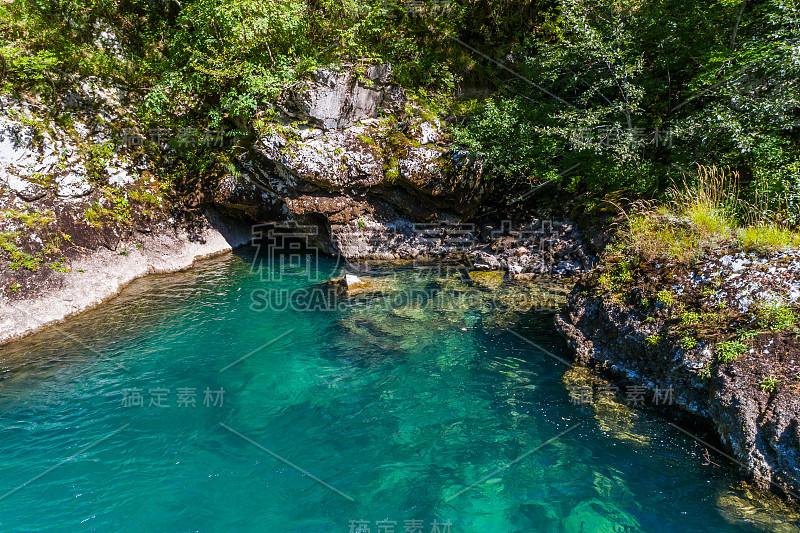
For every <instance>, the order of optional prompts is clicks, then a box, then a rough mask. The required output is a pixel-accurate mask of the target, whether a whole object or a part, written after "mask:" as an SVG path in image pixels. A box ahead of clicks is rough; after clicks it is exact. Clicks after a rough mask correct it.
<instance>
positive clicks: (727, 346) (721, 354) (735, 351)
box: [714, 341, 747, 363]
mask: <svg viewBox="0 0 800 533" xmlns="http://www.w3.org/2000/svg"><path fill="white" fill-rule="evenodd" d="M746 351H747V347H746V346H745V345H744V343H742V342H741V341H725V342H720V343H719V344H717V346H716V347H715V348H714V352H715V353H716V354H717V361H719V362H720V363H730V362H731V361H733V360H734V359H736V358H737V357H739V356H740V355H742V354H743V353H745V352H746Z"/></svg>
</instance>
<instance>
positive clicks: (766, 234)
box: [736, 224, 800, 253]
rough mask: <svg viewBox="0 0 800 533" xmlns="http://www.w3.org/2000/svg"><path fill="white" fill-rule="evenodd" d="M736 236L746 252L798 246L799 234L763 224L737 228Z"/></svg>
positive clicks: (767, 251)
mask: <svg viewBox="0 0 800 533" xmlns="http://www.w3.org/2000/svg"><path fill="white" fill-rule="evenodd" d="M736 238H737V242H738V244H739V246H740V247H741V248H742V250H744V251H746V252H757V253H769V252H778V251H782V250H788V249H793V248H797V247H800V234H798V233H796V232H794V231H791V230H788V229H785V228H782V227H779V226H768V225H765V224H758V225H756V226H749V227H745V228H739V229H738V230H737V232H736Z"/></svg>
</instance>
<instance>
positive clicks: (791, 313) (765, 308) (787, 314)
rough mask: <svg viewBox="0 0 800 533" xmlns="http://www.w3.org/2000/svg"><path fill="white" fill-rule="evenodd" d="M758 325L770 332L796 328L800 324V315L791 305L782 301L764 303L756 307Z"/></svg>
mask: <svg viewBox="0 0 800 533" xmlns="http://www.w3.org/2000/svg"><path fill="white" fill-rule="evenodd" d="M755 315H756V317H757V318H758V324H759V326H761V327H762V328H767V329H769V330H770V331H784V330H787V329H791V328H795V327H797V326H798V322H800V313H798V311H797V310H796V309H795V308H794V307H793V306H791V305H789V304H787V303H784V302H781V301H770V302H762V303H760V304H758V305H757V306H756V307H755Z"/></svg>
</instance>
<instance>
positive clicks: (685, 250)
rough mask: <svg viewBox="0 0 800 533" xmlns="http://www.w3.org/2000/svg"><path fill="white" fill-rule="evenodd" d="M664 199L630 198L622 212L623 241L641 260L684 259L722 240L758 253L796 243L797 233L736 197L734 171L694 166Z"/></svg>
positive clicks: (799, 244) (722, 243) (723, 243)
mask: <svg viewBox="0 0 800 533" xmlns="http://www.w3.org/2000/svg"><path fill="white" fill-rule="evenodd" d="M667 198H668V200H667V202H665V203H664V204H662V205H660V206H656V205H655V204H654V203H653V202H638V203H635V204H634V205H633V206H632V209H631V214H629V215H628V230H627V232H626V233H625V235H624V244H625V246H626V248H628V250H629V251H631V252H633V253H634V254H636V255H638V256H639V257H641V258H642V259H645V260H653V259H657V258H666V259H671V260H675V261H679V262H689V261H693V260H697V259H699V258H700V257H702V256H703V255H704V254H705V252H706V251H707V250H708V249H714V248H719V247H723V246H728V245H731V246H734V247H737V248H741V249H743V250H745V251H756V252H760V253H767V252H773V251H779V250H785V249H788V248H797V247H800V234H798V233H796V232H793V231H791V230H790V229H788V228H786V227H783V226H781V225H779V224H778V223H776V222H774V221H770V220H768V219H766V216H765V213H764V212H763V211H760V210H759V209H758V208H757V207H756V205H758V203H756V204H751V203H748V202H747V201H745V200H743V199H742V198H741V197H740V188H739V174H738V173H737V172H735V171H730V170H726V169H721V168H718V167H713V166H711V167H708V166H702V165H698V172H697V176H696V177H695V178H694V179H693V180H692V181H691V182H687V180H686V178H684V180H683V182H682V183H681V184H679V185H678V184H674V185H673V186H672V187H671V188H670V189H669V190H668V192H667Z"/></svg>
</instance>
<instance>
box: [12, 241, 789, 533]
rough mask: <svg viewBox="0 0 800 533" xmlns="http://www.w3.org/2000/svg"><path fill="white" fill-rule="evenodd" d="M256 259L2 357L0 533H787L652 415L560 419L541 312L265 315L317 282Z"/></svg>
mask: <svg viewBox="0 0 800 533" xmlns="http://www.w3.org/2000/svg"><path fill="white" fill-rule="evenodd" d="M251 254H252V252H251V251H248V250H243V251H238V252H236V253H234V254H230V255H228V256H225V257H221V258H217V259H214V260H210V261H206V262H203V263H201V264H199V265H198V266H197V267H196V268H194V269H192V270H190V271H187V272H183V273H179V274H175V275H171V276H164V277H152V278H148V279H145V280H140V281H137V282H135V283H134V284H132V285H131V286H129V287H128V288H127V289H126V290H125V291H124V293H123V294H122V295H121V296H120V297H119V298H117V299H115V300H113V301H112V302H110V303H108V304H106V305H104V306H103V307H101V308H100V309H98V310H95V311H92V312H89V313H86V314H84V315H81V316H80V317H78V318H76V319H73V320H70V321H68V322H67V323H65V324H63V325H61V326H59V327H58V328H50V329H49V330H47V331H45V332H43V333H40V334H37V335H36V336H33V337H30V338H28V339H25V340H23V341H20V342H16V343H13V344H11V345H7V346H5V347H2V348H0V425H2V431H1V432H0V458H1V459H0V530H1V531H175V532H189V531H209V532H219V531H241V532H248V531H259V532H264V531H278V532H283V531H286V532H305V533H312V532H329V531H330V532H350V531H361V532H379V533H393V532H402V533H406V532H412V533H415V532H424V533H430V532H432V531H439V532H445V531H453V532H456V531H458V532H516V531H537V532H538V531H542V532H587V533H588V532H593V531H608V532H611V531H654V532H671V531H675V532H678V531H680V532H688V531H754V530H767V531H769V530H776V531H777V530H779V531H798V529H797V526H796V524H797V517H796V516H794V515H792V514H791V512H789V511H786V512H783V513H779V512H777V511H774V510H773V511H769V510H768V507H769V506H765V504H762V503H759V502H757V501H755V500H753V499H752V498H751V495H749V494H750V493H748V492H747V491H746V490H744V489H742V488H741V486H740V484H739V482H738V481H737V478H736V475H735V473H734V471H733V470H732V469H731V468H730V466H729V465H728V463H726V462H725V460H724V459H722V458H719V457H712V459H713V460H714V462H715V463H717V464H709V463H708V461H705V460H704V458H703V456H704V451H705V450H704V448H703V446H702V445H700V444H698V443H697V442H696V441H694V440H692V439H691V438H689V437H687V436H686V435H684V434H682V433H681V432H679V431H678V430H676V429H674V428H672V427H670V426H669V425H668V424H667V423H666V420H665V419H664V418H663V417H661V416H660V415H658V414H656V413H655V412H653V411H651V410H647V409H636V410H635V411H630V410H629V411H624V409H623V411H624V412H625V413H626V414H625V416H626V417H627V418H626V423H625V427H624V431H623V430H621V429H619V427H618V425H615V424H613V423H609V422H608V421H603V420H602V419H601V417H600V415H599V414H598V411H596V410H595V409H593V407H591V406H587V405H577V404H576V402H575V401H574V400H573V401H571V397H570V391H569V390H568V388H567V387H566V385H565V380H564V375H565V372H567V371H569V368H568V367H567V366H566V365H564V364H562V363H560V362H559V361H558V360H556V359H555V358H554V357H552V356H551V355H548V354H547V353H545V352H543V351H541V350H540V349H538V348H537V347H534V346H532V345H530V344H528V343H527V342H525V341H524V340H523V339H521V338H519V337H518V336H517V335H521V336H523V337H525V338H527V339H530V340H532V341H533V342H535V343H536V344H538V345H539V346H541V347H542V348H544V349H546V350H548V351H550V352H552V354H553V355H557V356H566V353H567V352H566V346H565V344H564V342H563V341H562V340H561V339H560V338H558V336H557V335H556V333H555V332H554V330H553V327H552V316H551V315H550V314H548V313H547V312H541V313H534V314H532V315H530V316H527V317H525V318H524V319H522V320H517V321H515V322H513V324H508V325H506V324H505V323H503V322H502V321H498V320H496V319H495V318H496V317H495V318H493V317H492V315H491V314H490V313H488V314H487V313H486V312H484V311H480V310H478V309H476V308H475V307H474V306H472V305H461V306H451V307H449V308H448V309H442V308H437V307H436V306H435V305H433V306H430V305H427V306H426V305H418V304H414V305H411V304H407V303H402V302H401V303H398V304H397V305H383V306H380V305H378V306H375V305H373V304H374V303H375V301H380V298H377V299H376V300H374V301H372V303H369V302H368V301H367V300H364V299H361V300H357V301H351V302H344V303H343V304H342V305H338V306H334V308H333V309H328V308H321V307H320V306H313V305H312V306H309V305H308V302H307V301H306V302H305V303H304V304H303V303H302V302H301V304H299V305H305V308H301V307H298V305H294V306H289V308H285V306H284V307H281V306H279V305H277V304H276V305H271V306H269V308H266V309H265V306H264V305H263V304H264V301H266V300H265V299H264V294H265V293H264V292H263V291H264V290H265V289H267V290H270V291H276V290H285V291H289V292H291V291H297V290H301V289H307V288H309V287H312V286H314V283H316V281H315V280H310V279H309V276H308V272H306V271H305V270H304V269H301V268H297V269H296V271H295V270H292V269H291V268H290V269H286V270H285V271H284V272H283V273H282V275H281V277H280V279H272V280H269V279H265V276H264V275H263V274H264V273H263V272H261V275H260V274H259V273H258V272H254V271H253V270H252V268H251V259H252V255H251ZM321 268H322V270H323V272H321V273H320V278H324V277H326V276H329V275H330V274H332V273H335V272H334V270H337V269H338V268H339V267H338V265H334V264H333V263H332V262H331V263H330V264H329V263H326V262H323V264H322V265H321ZM326 269H327V270H326ZM374 276H375V277H376V278H377V279H384V280H386V283H387V284H388V283H389V280H390V279H391V280H394V281H391V283H393V284H394V287H395V289H397V287H400V288H403V289H409V288H412V289H420V290H430V291H433V292H434V293H435V292H436V291H439V290H445V288H447V290H455V291H458V290H459V287H462V288H463V286H465V285H466V284H465V283H464V282H463V281H458V280H455V281H453V283H454V285H452V286H451V287H447V286H446V285H443V284H442V283H438V284H437V283H435V282H432V281H431V279H430V278H425V279H418V278H417V277H416V273H415V271H414V270H413V269H399V270H394V271H389V270H386V271H382V272H376V273H375V274H374ZM269 277H270V276H266V278H269ZM272 277H277V276H272ZM453 287H455V289H453ZM253 291H256V292H255V293H254V292H253ZM425 294H428V293H425ZM254 295H255V296H254ZM259 295H260V296H259ZM423 304H424V302H423ZM309 307H312V308H313V309H309ZM507 326H510V331H508V330H507V329H506V327H507ZM515 333H516V335H515ZM620 405H621V406H624V405H625V399H624V397H622V398H620ZM745 504H747V505H748V506H750V508H749V510H748V512H743V511H742V510H741V508H742V507H743V506H745ZM776 505H777V504H776Z"/></svg>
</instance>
